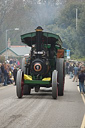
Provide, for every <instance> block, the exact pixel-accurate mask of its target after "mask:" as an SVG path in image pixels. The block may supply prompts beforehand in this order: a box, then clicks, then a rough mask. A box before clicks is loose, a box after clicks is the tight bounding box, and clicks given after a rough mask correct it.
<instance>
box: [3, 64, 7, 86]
mask: <svg viewBox="0 0 85 128" xmlns="http://www.w3.org/2000/svg"><path fill="white" fill-rule="evenodd" d="M7 76H8V73H7V65H6V64H5V65H4V86H6V85H7Z"/></svg>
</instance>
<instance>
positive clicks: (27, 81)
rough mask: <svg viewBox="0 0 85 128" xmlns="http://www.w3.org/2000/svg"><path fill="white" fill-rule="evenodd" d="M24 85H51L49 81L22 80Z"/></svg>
mask: <svg viewBox="0 0 85 128" xmlns="http://www.w3.org/2000/svg"><path fill="white" fill-rule="evenodd" d="M24 84H41V85H43V84H46V85H47V84H51V81H42V80H24Z"/></svg>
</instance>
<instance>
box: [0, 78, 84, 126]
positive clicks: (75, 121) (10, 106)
mask: <svg viewBox="0 0 85 128" xmlns="http://www.w3.org/2000/svg"><path fill="white" fill-rule="evenodd" d="M77 84H78V83H77V82H72V80H71V79H69V77H68V76H67V77H66V83H65V93H64V96H61V97H60V96H58V99H57V100H54V99H52V95H51V94H52V92H51V88H50V89H46V88H42V89H41V90H40V92H38V93H35V92H34V90H32V94H31V95H29V96H23V98H22V99H18V98H17V96H16V87H15V86H13V85H9V86H6V87H0V128H85V102H84V101H85V97H84V96H82V95H81V94H80V93H79V92H78V89H77Z"/></svg>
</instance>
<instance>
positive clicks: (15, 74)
mask: <svg viewBox="0 0 85 128" xmlns="http://www.w3.org/2000/svg"><path fill="white" fill-rule="evenodd" d="M13 76H14V82H15V85H16V77H17V69H16V66H14V70H13Z"/></svg>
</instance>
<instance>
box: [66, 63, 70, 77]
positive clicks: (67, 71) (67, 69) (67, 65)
mask: <svg viewBox="0 0 85 128" xmlns="http://www.w3.org/2000/svg"><path fill="white" fill-rule="evenodd" d="M66 74H69V61H67V62H66Z"/></svg>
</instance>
